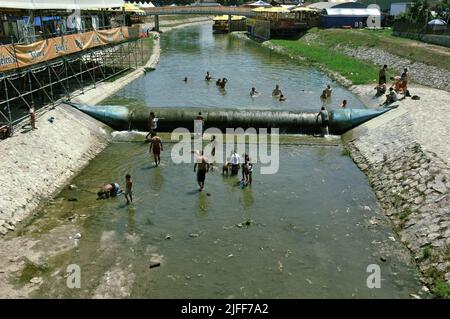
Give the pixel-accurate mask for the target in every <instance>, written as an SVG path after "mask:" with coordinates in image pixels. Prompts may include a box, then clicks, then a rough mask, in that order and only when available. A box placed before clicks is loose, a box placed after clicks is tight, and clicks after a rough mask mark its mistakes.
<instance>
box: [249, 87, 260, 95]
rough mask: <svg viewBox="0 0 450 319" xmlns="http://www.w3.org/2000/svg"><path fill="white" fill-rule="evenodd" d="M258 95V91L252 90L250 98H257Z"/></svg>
mask: <svg viewBox="0 0 450 319" xmlns="http://www.w3.org/2000/svg"><path fill="white" fill-rule="evenodd" d="M257 95H258V92H257V91H256V89H255V88H252V90H251V91H250V96H251V97H254V96H257Z"/></svg>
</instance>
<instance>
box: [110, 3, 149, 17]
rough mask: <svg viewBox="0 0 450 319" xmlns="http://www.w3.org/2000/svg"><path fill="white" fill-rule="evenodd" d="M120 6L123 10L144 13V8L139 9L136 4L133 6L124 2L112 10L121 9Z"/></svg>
mask: <svg viewBox="0 0 450 319" xmlns="http://www.w3.org/2000/svg"><path fill="white" fill-rule="evenodd" d="M122 8H123V9H124V11H125V12H129V13H135V14H137V15H146V13H145V11H144V10H142V9H139V8H138V7H137V6H135V5H134V4H132V3H125V4H124V5H123V6H121V7H120V8H119V9H114V10H113V11H122Z"/></svg>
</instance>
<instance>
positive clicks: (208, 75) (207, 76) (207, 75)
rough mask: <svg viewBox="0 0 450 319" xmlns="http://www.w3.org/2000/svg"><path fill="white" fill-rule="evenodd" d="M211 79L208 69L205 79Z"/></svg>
mask: <svg viewBox="0 0 450 319" xmlns="http://www.w3.org/2000/svg"><path fill="white" fill-rule="evenodd" d="M211 79H212V76H211V74H209V71H207V72H206V76H205V80H206V81H210V80H211Z"/></svg>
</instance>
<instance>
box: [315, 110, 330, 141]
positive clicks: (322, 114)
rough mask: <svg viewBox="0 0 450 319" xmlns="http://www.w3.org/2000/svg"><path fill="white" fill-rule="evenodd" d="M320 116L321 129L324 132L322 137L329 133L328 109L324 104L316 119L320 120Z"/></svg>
mask: <svg viewBox="0 0 450 319" xmlns="http://www.w3.org/2000/svg"><path fill="white" fill-rule="evenodd" d="M319 117H320V119H321V122H320V130H321V132H322V135H321V136H322V137H324V136H325V135H328V134H329V133H328V111H327V109H326V108H325V106H322V107H321V109H320V112H319V113H318V114H317V116H316V119H317V120H318V119H319Z"/></svg>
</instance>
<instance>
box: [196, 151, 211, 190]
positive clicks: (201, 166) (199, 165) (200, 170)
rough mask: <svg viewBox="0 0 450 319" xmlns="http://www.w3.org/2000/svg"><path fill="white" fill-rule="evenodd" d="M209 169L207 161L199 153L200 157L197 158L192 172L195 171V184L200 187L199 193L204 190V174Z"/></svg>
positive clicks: (201, 153)
mask: <svg viewBox="0 0 450 319" xmlns="http://www.w3.org/2000/svg"><path fill="white" fill-rule="evenodd" d="M209 167H210V165H209V162H208V159H207V158H206V157H205V156H204V155H203V151H201V152H200V156H198V157H197V160H196V161H195V164H194V172H195V171H197V183H198V186H199V187H200V188H199V191H200V192H201V191H203V189H204V188H205V179H206V173H207V172H208V171H209Z"/></svg>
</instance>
